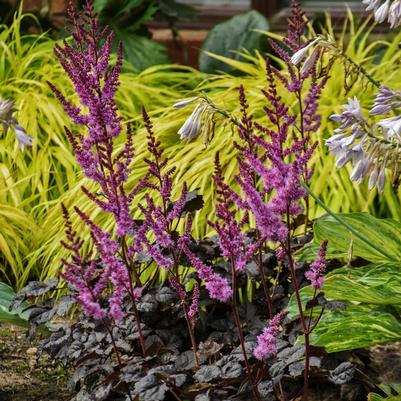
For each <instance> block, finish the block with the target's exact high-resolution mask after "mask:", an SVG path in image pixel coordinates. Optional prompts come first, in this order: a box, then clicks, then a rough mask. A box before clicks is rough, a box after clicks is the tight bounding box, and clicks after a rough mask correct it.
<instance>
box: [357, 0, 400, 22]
mask: <svg viewBox="0 0 401 401" xmlns="http://www.w3.org/2000/svg"><path fill="white" fill-rule="evenodd" d="M362 3H363V4H365V5H366V6H367V7H366V11H372V12H373V15H374V18H375V21H376V22H378V23H383V22H384V21H386V20H387V22H388V23H389V24H390V27H391V28H396V27H398V26H400V25H401V0H384V1H383V0H363V1H362Z"/></svg>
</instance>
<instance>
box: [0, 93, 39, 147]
mask: <svg viewBox="0 0 401 401" xmlns="http://www.w3.org/2000/svg"><path fill="white" fill-rule="evenodd" d="M15 111H16V110H15V108H14V101H12V100H9V99H7V100H3V99H2V98H1V96H0V125H2V127H3V129H4V130H7V129H8V128H9V129H11V130H13V131H14V133H15V137H16V138H17V141H18V144H19V146H20V149H21V151H24V149H25V146H32V138H31V137H30V136H29V135H27V133H26V131H25V129H24V128H23V127H21V125H19V124H18V121H17V120H16V119H15V117H13V113H14V112H15Z"/></svg>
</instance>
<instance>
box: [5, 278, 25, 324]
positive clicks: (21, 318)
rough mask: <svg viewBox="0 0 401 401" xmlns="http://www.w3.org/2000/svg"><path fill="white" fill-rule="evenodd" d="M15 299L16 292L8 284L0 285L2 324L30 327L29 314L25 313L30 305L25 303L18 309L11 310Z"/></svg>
mask: <svg viewBox="0 0 401 401" xmlns="http://www.w3.org/2000/svg"><path fill="white" fill-rule="evenodd" d="M14 297H15V293H14V290H13V289H12V288H11V287H10V286H8V285H7V284H4V283H0V322H1V323H12V324H15V325H18V326H22V327H28V321H27V320H28V316H29V312H24V309H25V308H26V307H27V306H28V304H26V303H23V304H22V305H20V306H19V307H18V308H15V309H13V310H11V311H10V310H9V309H10V305H11V303H12V301H13V299H14Z"/></svg>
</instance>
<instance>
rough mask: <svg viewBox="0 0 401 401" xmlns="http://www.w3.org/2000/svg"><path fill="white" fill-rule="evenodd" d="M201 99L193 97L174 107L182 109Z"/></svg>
mask: <svg viewBox="0 0 401 401" xmlns="http://www.w3.org/2000/svg"><path fill="white" fill-rule="evenodd" d="M197 99H199V98H198V97H192V98H190V99H187V100H182V101H181V102H178V103H176V104H173V107H174V108H175V109H181V108H182V107H185V106H187V105H188V104H191V103H192V102H194V101H195V100H197Z"/></svg>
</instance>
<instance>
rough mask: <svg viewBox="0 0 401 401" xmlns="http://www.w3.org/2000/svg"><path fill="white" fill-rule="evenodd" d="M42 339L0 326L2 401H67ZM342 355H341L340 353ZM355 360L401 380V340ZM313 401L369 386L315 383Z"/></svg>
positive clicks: (63, 381)
mask: <svg viewBox="0 0 401 401" xmlns="http://www.w3.org/2000/svg"><path fill="white" fill-rule="evenodd" d="M38 342H39V339H38V338H35V339H33V340H32V341H30V340H28V338H27V331H26V330H25V329H22V328H19V327H16V326H13V325H8V324H2V325H1V326H0V356H1V357H0V383H1V385H0V401H67V400H70V399H71V398H72V396H73V395H72V393H71V392H70V391H69V390H68V388H67V381H68V379H67V378H68V374H67V372H66V371H65V370H64V369H63V368H62V367H60V366H59V365H55V364H54V363H52V362H51V360H50V359H49V357H48V356H47V355H46V354H44V355H42V356H40V357H37V355H36V351H37V348H36V346H37V345H38ZM339 355H340V354H339ZM352 358H353V362H357V363H358V365H359V366H361V367H363V369H362V370H363V374H366V375H367V377H368V378H369V380H372V381H376V382H377V383H380V384H394V383H401V342H395V343H391V344H382V345H376V346H373V347H370V348H369V349H368V350H361V351H359V352H357V353H355V354H354V355H353V356H352ZM310 400H311V401H338V400H346V401H358V400H366V388H365V389H364V387H363V385H362V384H361V382H359V381H354V382H351V383H348V384H345V385H342V386H335V385H327V384H325V385H319V383H314V384H312V388H311V394H310Z"/></svg>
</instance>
